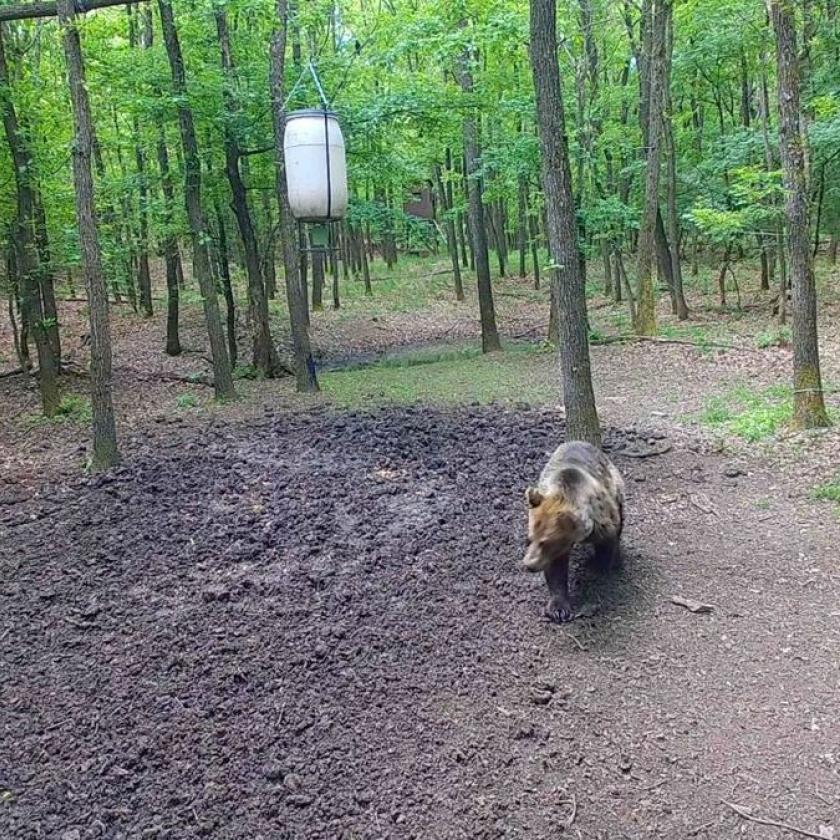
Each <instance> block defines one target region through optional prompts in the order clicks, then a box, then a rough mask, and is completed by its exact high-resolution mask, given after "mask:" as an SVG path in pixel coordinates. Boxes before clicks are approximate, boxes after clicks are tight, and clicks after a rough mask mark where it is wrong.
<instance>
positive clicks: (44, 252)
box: [33, 183, 61, 373]
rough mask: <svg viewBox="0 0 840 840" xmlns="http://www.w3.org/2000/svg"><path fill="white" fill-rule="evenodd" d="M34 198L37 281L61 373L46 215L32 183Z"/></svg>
mask: <svg viewBox="0 0 840 840" xmlns="http://www.w3.org/2000/svg"><path fill="white" fill-rule="evenodd" d="M33 196H34V199H35V243H36V245H37V249H38V262H39V265H38V281H39V284H40V286H41V297H42V298H43V301H44V318H45V319H46V322H47V336H48V338H49V340H50V346H51V347H52V351H53V358H54V359H55V368H56V371H57V372H58V373H61V335H60V330H59V324H58V305H57V304H56V300H55V284H54V282H53V272H52V256H51V254H50V240H49V236H48V235H47V215H46V212H45V211H44V202H43V200H42V196H41V188H40V185H38V184H37V183H35V184H33Z"/></svg>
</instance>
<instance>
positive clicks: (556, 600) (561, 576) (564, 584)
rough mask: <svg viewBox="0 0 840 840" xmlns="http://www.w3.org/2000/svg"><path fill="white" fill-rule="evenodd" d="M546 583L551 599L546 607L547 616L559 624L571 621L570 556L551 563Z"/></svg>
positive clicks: (546, 572)
mask: <svg viewBox="0 0 840 840" xmlns="http://www.w3.org/2000/svg"><path fill="white" fill-rule="evenodd" d="M545 582H546V584H547V586H548V591H549V594H550V595H551V597H550V598H549V599H548V604H546V607H545V614H546V615H547V616H548V617H549V618H550V619H551V620H552V621H554V622H556V623H557V624H562V623H563V622H566V621H571V620H572V618H574V616H573V614H572V605H571V604H570V603H569V555H568V554H564V555H563V556H562V557H558V558H557V559H555V560H553V561H552V562H551V565H550V566H549V567H548V568H547V569H546V570H545Z"/></svg>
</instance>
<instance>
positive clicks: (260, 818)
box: [0, 289, 840, 840]
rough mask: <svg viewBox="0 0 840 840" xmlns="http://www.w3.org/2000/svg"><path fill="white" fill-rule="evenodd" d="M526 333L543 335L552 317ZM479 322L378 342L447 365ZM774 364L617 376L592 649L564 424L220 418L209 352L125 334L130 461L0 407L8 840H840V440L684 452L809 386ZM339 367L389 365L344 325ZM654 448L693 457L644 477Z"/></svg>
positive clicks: (605, 350) (475, 415) (530, 413)
mask: <svg viewBox="0 0 840 840" xmlns="http://www.w3.org/2000/svg"><path fill="white" fill-rule="evenodd" d="M512 291H514V292H515V291H516V290H515V289H513V290H512ZM439 309H440V310H444V309H446V307H445V306H441V307H439ZM450 309H451V308H450ZM500 310H501V312H500V315H501V318H502V323H505V321H504V319H505V317H506V315H511V316H512V317H511V319H510V320H509V321H508V322H507V323H508V325H509V326H508V329H507V332H508V334H509V335H511V334H516V335H519V334H523V333H525V332H526V331H527V330H528V329H531V330H533V331H534V332H535V333H536V334H538V333H539V331H540V329H541V315H540V313H541V307H540V306H539V305H538V303H535V302H532V301H529V300H526V301H522V300H520V299H519V298H518V297H511V298H510V299H508V298H506V297H502V298H500ZM471 315H472V313H471V312H468V313H467V314H462V313H460V312H458V311H455V312H454V313H452V312H450V314H448V315H446V316H443V315H441V313H440V311H435V310H433V311H432V312H431V314H430V313H425V314H423V313H420V314H418V315H416V317H413V319H412V317H411V316H409V315H395V316H393V318H391V316H385V321H384V329H379V327H377V326H374V327H371V328H370V329H371V330H375V331H376V333H377V334H379V333H383V332H387V334H388V336H390V337H393V338H394V342H393V343H394V344H398V343H400V342H403V343H412V340H413V334H412V333H411V329H410V326H408V324H409V322H411V321H412V320H413V322H414V323H417V324H419V325H420V327H418V335H419V338H420V340H423V341H435V340H437V341H439V340H444V339H445V340H450V339H451V338H453V337H457V338H464V337H471V336H472V335H474V330H475V326H474V323H473V322H472V320H471V317H470V316H471ZM827 316H831V313H828V314H827ZM516 318H519V319H520V321H516V320H515V319H516ZM596 318H597V315H596ZM403 319H405V320H403ZM529 319H530V320H529ZM391 320H393V321H394V323H393V324H392V323H391ZM765 321H766V319H765ZM372 323H373V324H374V325H376V324H379V325H380V326H382V322H381V321H376V322H372ZM453 323H454V324H455V326H453ZM529 324H530V326H529ZM511 325H512V326H511ZM78 329H79V333H81V329H82V328H81V326H79V328H78ZM749 329H750V328H749V325H748V324H745V323H744V322H743V321H739V322H738V324H735V325H733V327H732V330H731V335H730V337H729V338H728V339H727V340H728V341H729V342H731V343H740V345H741V346H742V347H743V350H742V351H734V350H733V351H727V352H723V353H722V354H720V355H718V354H717V353H714V352H708V351H703V352H701V351H699V350H698V349H696V348H692V347H686V346H683V345H668V344H663V345H631V346H624V345H609V346H605V347H596V348H594V350H593V359H594V368H595V376H596V380H597V387H598V398H599V403H600V408H601V414H602V419H603V420H604V422H605V425H606V426H607V443H608V445H609V446H610V448H611V451H612V453H613V455H614V457H615V460H616V463H617V464H618V465H619V467H620V469H621V470H622V471H623V472H624V473H625V475H626V476H627V479H628V485H629V502H628V511H629V522H628V528H627V530H626V539H625V549H624V558H625V562H624V565H623V568H622V569H621V570H620V571H619V572H618V573H616V574H614V575H612V576H610V577H607V578H598V577H597V576H595V574H594V573H593V572H591V571H590V570H589V569H588V567H587V565H586V563H585V561H584V559H583V558H581V561H580V562H579V563H578V564H577V565H576V566H575V577H574V580H575V586H576V598H577V604H578V606H579V608H580V610H581V612H582V617H581V618H579V619H578V620H577V621H576V622H574V623H573V624H571V625H566V626H564V627H562V628H559V627H556V626H553V625H550V624H548V623H547V622H545V621H544V620H543V619H542V617H541V610H542V606H543V603H544V599H545V593H544V591H543V584H542V581H541V580H540V579H539V578H537V577H532V576H529V575H527V574H525V573H523V572H522V571H521V570H520V569H519V567H518V565H517V561H518V559H519V557H520V554H521V552H522V543H523V540H524V529H525V515H524V509H523V502H522V488H523V487H524V485H525V484H526V483H527V482H528V481H530V480H532V479H533V478H534V477H535V476H536V474H537V473H538V471H539V469H540V467H541V466H542V463H543V461H544V459H545V458H546V456H547V453H548V452H549V451H550V450H551V449H552V448H553V447H554V446H555V445H556V444H557V442H559V440H560V439H562V435H563V426H562V415H561V414H560V413H559V412H558V411H557V410H556V409H555V408H553V407H551V406H547V407H544V408H543V407H533V408H526V407H524V406H523V407H521V408H519V409H513V408H504V407H502V406H491V407H478V406H475V407H463V408H451V409H432V408H428V407H423V406H418V407H408V408H406V407H385V408H373V409H365V410H352V411H336V410H334V409H332V408H331V407H330V406H329V404H328V403H325V402H324V400H323V399H322V398H319V399H317V400H315V401H314V403H308V404H303V403H301V402H300V401H297V400H296V399H295V398H294V397H293V395H292V393H291V391H290V390H289V385H288V383H287V382H283V381H280V382H277V383H260V382H241V383H239V386H240V389H241V391H242V392H243V394H244V395H245V397H246V398H245V399H243V400H242V402H240V403H239V404H238V405H235V406H228V407H225V408H222V409H216V408H210V407H207V408H202V409H201V410H196V411H194V412H190V413H185V412H178V411H177V410H176V409H175V408H174V407H173V404H174V401H175V399H176V396H177V395H178V394H180V393H182V392H184V391H185V390H186V391H189V392H193V391H194V392H196V393H201V386H191V385H188V384H186V383H184V382H183V381H181V380H170V381H163V380H162V379H161V377H160V376H159V374H160V373H172V374H177V375H178V376H186V375H187V374H189V373H190V372H193V371H195V372H201V373H205V372H206V364H205V363H204V362H203V360H202V359H201V353H202V352H203V344H202V337H201V333H200V330H199V328H198V325H197V324H195V325H192V324H191V325H189V326H188V327H187V329H185V333H184V335H185V341H184V343H185V345H186V346H188V347H190V346H192V347H194V348H195V349H196V350H198V351H200V352H197V353H195V354H190V355H188V356H187V357H185V358H183V359H179V360H169V359H166V358H165V357H163V356H162V354H160V352H159V347H160V345H161V341H160V334H159V332H160V330H159V327H158V326H157V325H146V324H142V322H140V321H138V320H136V319H134V318H132V317H128V316H125V317H121V318H115V334H116V356H117V358H118V359H119V361H118V363H117V368H116V377H115V378H116V389H117V411H118V413H119V415H120V418H121V433H122V441H123V444H122V446H123V452H124V457H125V460H124V464H123V466H121V467H119V468H118V469H116V470H115V471H114V472H113V473H111V474H109V475H106V476H98V477H92V478H88V477H84V476H83V475H81V474H80V471H79V465H80V463H81V462H82V460H83V458H84V448H85V446H86V435H87V432H86V430H85V429H84V428H83V427H78V426H75V425H72V424H64V425H58V426H54V425H51V426H49V427H44V426H39V425H36V424H33V423H32V422H30V421H29V420H28V419H27V418H28V417H29V415H30V414H31V413H32V412H33V410H34V408H35V407H36V404H35V401H34V398H33V396H32V395H31V393H30V392H27V391H25V390H24V389H23V388H22V385H21V382H20V380H19V378H15V377H10V378H6V379H3V380H0V400H3V402H2V405H3V406H4V411H5V413H4V416H3V420H2V425H1V426H0V446H2V452H3V462H4V472H3V476H4V481H3V483H2V484H0V502H2V504H0V567H2V573H1V574H0V616H2V617H1V618H0V673H2V674H3V680H2V685H0V698H2V699H1V700H0V703H2V708H3V710H4V711H3V717H2V724H0V725H1V726H2V729H0V837H10V838H37V837H45V838H53V837H55V838H60V840H83V838H94V837H107V838H126V840H128V838H135V837H144V836H145V837H170V838H187V837H199V836H204V837H213V838H239V837H243V838H244V837H249V838H264V840H269V839H270V838H347V840H349V838H418V840H419V838H514V837H517V838H538V839H539V840H542V838H555V837H563V836H567V837H580V838H605V840H606V838H610V840H613V839H614V838H641V837H657V838H669V840H670V838H692V837H698V838H710V840H711V838H724V837H745V838H756V840H758V838H768V837H769V838H772V837H781V836H786V835H785V834H784V833H783V832H781V831H779V830H777V829H774V828H770V827H767V826H762V825H759V824H757V823H753V822H750V821H747V820H745V819H744V818H742V817H741V816H738V815H737V814H736V813H735V812H734V811H733V810H732V809H731V808H730V807H729V806H728V805H726V804H724V803H725V802H731V803H734V804H736V805H739V806H744V807H747V808H750V809H752V812H753V814H754V815H755V816H759V817H769V818H772V819H775V820H779V821H784V822H786V823H790V824H792V825H795V826H797V827H799V828H802V829H804V830H807V831H810V832H812V834H814V835H816V836H819V835H820V833H822V834H823V835H824V836H825V837H830V836H831V832H830V829H832V828H833V830H834V832H835V833H838V832H840V756H839V755H838V744H840V720H838V717H837V714H836V706H837V698H838V691H840V669H839V668H838V656H837V650H838V642H840V639H839V638H838V636H840V597H838V595H840V574H838V572H837V568H836V550H837V549H836V546H837V542H838V534H840V526H838V521H837V514H836V509H835V508H834V507H832V506H831V505H829V504H825V503H822V504H818V503H815V502H814V501H812V500H811V499H810V498H809V493H810V490H811V488H812V487H813V486H814V484H815V483H816V482H817V480H818V479H820V478H822V480H825V479H826V478H827V477H830V476H828V475H827V470H829V469H836V468H837V466H838V464H839V463H840V459H838V458H837V451H838V441H837V432H836V431H835V430H832V431H831V432H829V433H827V434H823V435H819V436H794V437H791V438H788V439H783V440H782V441H777V442H775V443H774V444H773V445H772V447H770V446H768V447H757V446H747V445H744V444H741V443H738V442H736V441H733V440H725V441H718V440H716V439H715V437H714V436H713V435H710V434H708V433H706V432H704V431H702V430H701V429H700V428H698V427H696V426H695V425H694V424H693V422H691V421H690V420H687V419H686V418H687V417H688V416H689V415H691V413H692V412H694V411H697V410H698V409H699V408H700V407H701V406H702V405H703V401H704V399H705V398H706V396H707V395H708V394H709V393H713V392H721V391H723V390H725V388H727V387H729V386H730V385H731V384H732V383H733V382H736V381H741V380H743V379H744V378H745V377H746V378H747V379H749V380H750V381H752V382H754V383H756V385H757V386H759V385H766V384H774V383H777V382H779V381H787V378H788V377H789V367H790V356H789V351H788V350H785V349H783V348H773V349H769V350H765V351H761V352H760V353H759V352H755V344H754V343H753V342H751V341H750V340H749V338H748V337H747V338H744V339H743V340H741V338H740V337H739V336H740V333H739V330H741V331H743V335H744V336H749ZM444 331H446V332H445V334H444ZM67 332H68V338H67V339H66V342H68V343H67V346H68V347H71V346H72V338H71V337H70V336H71V335H72V328H70V329H68V330H67ZM343 334H348V335H350V334H352V335H353V336H354V338H353V342H354V352H359V353H364V352H368V351H367V350H366V349H365V348H366V347H368V346H370V347H371V348H372V350H377V349H378V345H377V344H376V342H375V341H371V342H370V344H369V345H366V344H365V342H364V341H363V340H362V339H361V338H360V335H363V334H364V329H363V327H362V326H361V323H360V320H359V319H353V318H345V319H339V318H338V317H336V316H335V314H334V313H328V314H327V315H325V316H324V318H323V320H322V321H320V322H317V321H316V326H315V336H316V341H317V342H318V343H319V344H320V345H321V346H322V347H323V348H324V351H323V352H324V357H325V358H328V357H329V356H330V354H333V355H337V354H338V353H339V351H340V349H341V336H342V335H343ZM823 335H824V336H827V338H826V339H825V344H826V352H825V353H824V366H825V368H826V380H827V381H828V382H831V381H833V382H837V381H838V380H840V370H839V369H838V364H837V359H838V356H840V354H838V353H837V337H836V335H832V334H831V333H830V332H829V331H827V330H825V329H824V330H823ZM388 340H390V338H389V339H388ZM77 344H78V342H77ZM382 344H383V345H384V346H387V341H383V342H382ZM747 348H749V349H747ZM79 352H80V358H83V357H81V351H79ZM129 360H130V361H129ZM534 375H535V376H546V377H548V376H552V375H553V371H552V365H551V363H550V362H547V361H545V360H543V359H542V357H540V358H539V359H535V374H534ZM206 392H207V389H206V388H205V389H204V393H205V394H206ZM831 399H832V400H833V403H834V405H836V395H833V396H832V397H831ZM6 409H8V410H6ZM648 440H652V441H656V442H660V441H663V440H665V441H667V442H669V443H670V444H671V449H670V451H668V452H667V453H666V454H664V455H661V456H658V457H652V458H646V459H638V458H630V457H627V455H623V454H622V451H624V450H625V449H626V448H627V447H628V445H631V446H633V445H635V444H636V443H639V442H644V441H648ZM673 596H682V597H685V598H690V599H696V600H698V601H701V602H704V603H707V604H711V605H713V607H714V609H713V611H712V612H710V613H703V614H694V613H691V612H688V611H687V610H686V609H684V608H683V607H681V606H678V605H676V604H674V603H673V602H672V600H671V599H672V597H673Z"/></svg>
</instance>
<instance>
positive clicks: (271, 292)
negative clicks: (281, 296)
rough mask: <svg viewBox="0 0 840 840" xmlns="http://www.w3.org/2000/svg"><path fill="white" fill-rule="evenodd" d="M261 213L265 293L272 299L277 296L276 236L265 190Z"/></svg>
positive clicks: (268, 198) (269, 200)
mask: <svg viewBox="0 0 840 840" xmlns="http://www.w3.org/2000/svg"><path fill="white" fill-rule="evenodd" d="M263 215H264V216H265V229H266V236H265V249H264V252H263V253H264V255H263V275H264V276H265V294H266V297H267V298H268V299H269V300H274V298H275V297H277V236H276V234H275V230H274V214H273V213H272V211H271V197H270V196H269V194H268V192H266V191H265V190H264V191H263Z"/></svg>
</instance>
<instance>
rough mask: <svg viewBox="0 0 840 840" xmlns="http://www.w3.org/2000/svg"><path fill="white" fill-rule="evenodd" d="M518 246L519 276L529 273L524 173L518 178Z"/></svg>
mask: <svg viewBox="0 0 840 840" xmlns="http://www.w3.org/2000/svg"><path fill="white" fill-rule="evenodd" d="M516 187H517V219H516V247H517V248H518V250H519V276H520V277H525V276H526V275H527V274H528V180H527V178H526V177H525V175H524V173H520V174H519V176H518V178H517V184H516Z"/></svg>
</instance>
